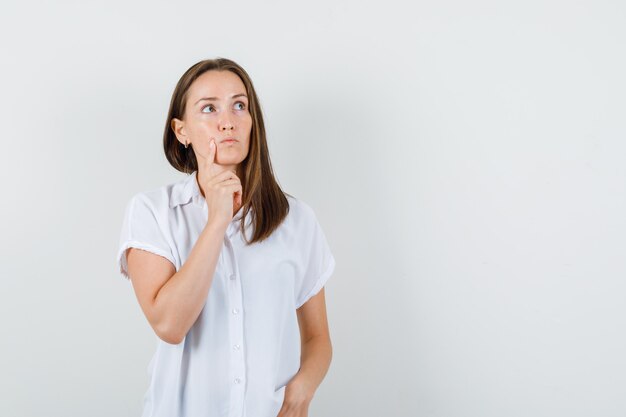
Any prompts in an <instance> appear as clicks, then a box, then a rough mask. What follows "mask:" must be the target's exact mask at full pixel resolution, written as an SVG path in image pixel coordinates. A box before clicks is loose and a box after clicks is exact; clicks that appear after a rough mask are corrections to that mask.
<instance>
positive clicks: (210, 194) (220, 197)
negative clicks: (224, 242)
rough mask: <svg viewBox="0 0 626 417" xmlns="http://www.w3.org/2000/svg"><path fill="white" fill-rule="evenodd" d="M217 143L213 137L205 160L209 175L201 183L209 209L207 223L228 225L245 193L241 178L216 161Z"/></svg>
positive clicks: (206, 170)
mask: <svg viewBox="0 0 626 417" xmlns="http://www.w3.org/2000/svg"><path fill="white" fill-rule="evenodd" d="M216 152H217V144H216V143H215V139H211V142H210V144H209V155H208V156H207V158H206V160H205V165H204V168H205V170H204V171H205V172H206V173H207V176H206V178H205V180H204V182H203V183H202V184H201V185H202V189H203V190H204V193H205V196H204V198H205V200H206V202H207V207H208V211H209V218H208V220H207V223H210V222H216V223H219V224H221V225H228V223H230V222H231V220H232V219H233V215H234V213H233V207H234V206H236V207H240V206H241V200H242V195H243V190H242V186H241V180H240V179H239V177H237V175H236V174H235V173H234V172H232V171H230V170H223V169H222V168H221V167H220V166H219V165H218V164H217V163H215V154H216Z"/></svg>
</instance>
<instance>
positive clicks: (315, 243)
mask: <svg viewBox="0 0 626 417" xmlns="http://www.w3.org/2000/svg"><path fill="white" fill-rule="evenodd" d="M305 212H306V213H307V214H308V215H307V216H306V217H307V220H306V223H307V226H306V228H305V233H304V234H305V236H303V242H304V243H303V250H304V265H305V268H304V278H303V281H302V288H301V289H300V291H299V294H298V300H297V301H296V308H300V307H301V306H302V305H303V304H304V303H306V302H307V301H308V300H309V299H310V298H311V297H313V296H314V295H316V294H317V293H318V292H319V291H320V290H321V289H322V287H323V286H324V285H325V284H326V281H328V278H330V276H331V275H332V274H333V272H334V270H335V258H334V256H333V254H332V252H331V249H330V246H329V245H328V241H327V240H326V235H325V234H324V231H323V230H322V227H321V225H320V223H319V221H318V220H317V217H316V216H315V213H314V212H313V210H312V209H311V208H310V207H308V206H305Z"/></svg>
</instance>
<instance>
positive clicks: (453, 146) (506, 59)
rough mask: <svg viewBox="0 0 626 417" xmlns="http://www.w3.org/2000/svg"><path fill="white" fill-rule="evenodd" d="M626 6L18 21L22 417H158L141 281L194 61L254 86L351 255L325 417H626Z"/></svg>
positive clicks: (340, 259)
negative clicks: (128, 272)
mask: <svg viewBox="0 0 626 417" xmlns="http://www.w3.org/2000/svg"><path fill="white" fill-rule="evenodd" d="M625 17H626V6H625V3H623V2H618V1H613V2H609V1H591V0H586V1H554V0H545V1H525V2H496V1H491V2H488V1H474V2H464V1H450V0H443V1H436V2H435V1H432V2H408V1H407V2H404V1H398V0H392V1H385V2H360V1H350V2H348V1H326V0H321V1H315V2H309V3H300V2H288V1H284V2H249V3H245V2H244V3H242V2H225V1H222V2H163V1H150V2H146V1H130V2H120V1H106V2H105V1H100V2H78V1H75V2H70V1H65V2H62V1H55V2H43V1H42V2H17V1H12V2H3V5H2V6H1V12H0V45H1V51H2V65H1V66H0V74H1V77H0V91H2V100H0V115H1V117H2V133H3V134H2V137H3V147H2V152H0V155H1V156H0V158H1V160H0V174H1V178H2V205H1V208H0V210H2V211H1V216H0V219H1V220H0V221H1V222H2V223H1V228H2V232H1V233H0V245H1V248H0V249H1V251H0V253H1V266H2V272H1V275H2V281H1V283H2V289H1V291H0V325H1V328H2V344H1V345H0V353H1V354H0V369H1V370H2V372H0V393H1V396H2V399H1V400H0V415H3V416H18V415H19V416H46V417H57V416H58V417H67V416H90V417H98V416H137V415H139V413H140V410H141V401H142V396H143V394H144V392H145V390H146V389H147V384H148V379H147V375H146V367H147V365H148V361H149V359H150V358H151V356H152V354H153V352H154V349H155V343H156V339H155V336H154V334H153V332H152V330H151V328H150V327H149V325H148V322H147V320H146V319H145V317H144V316H143V314H142V312H141V310H140V307H139V304H138V303H137V300H136V298H135V295H134V292H133V289H132V286H131V284H130V283H129V282H128V281H126V280H124V279H123V278H122V276H121V275H120V274H119V271H118V269H117V265H116V263H115V255H116V252H117V245H118V238H119V232H120V228H121V222H122V217H123V209H124V206H125V204H126V203H127V201H128V199H129V198H130V197H131V196H132V195H133V194H135V193H137V192H139V191H144V190H147V189H151V188H155V187H158V186H161V185H164V184H167V183H170V182H173V181H177V180H178V179H181V178H183V177H184V174H181V173H178V172H176V171H175V170H174V169H173V168H171V167H170V166H169V165H168V163H167V161H166V160H165V157H164V155H163V151H162V144H161V141H162V134H163V128H164V126H165V123H166V121H165V116H166V112H167V109H168V105H169V100H170V96H171V93H172V91H173V89H174V86H175V84H176V82H177V80H178V78H179V77H180V76H181V75H182V74H183V72H184V71H185V70H186V69H187V68H188V67H189V66H191V65H192V64H194V63H196V62H197V61H199V60H202V59H206V58H215V57H218V56H222V57H227V58H231V59H233V60H235V61H236V62H238V63H239V64H241V65H242V66H243V67H244V68H245V69H246V70H247V71H248V73H249V74H250V75H251V77H252V79H253V82H254V84H255V87H256V89H257V92H258V94H259V96H260V100H261V105H262V108H263V111H264V115H265V121H266V127H267V133H268V140H269V146H270V152H271V157H272V162H273V165H274V168H275V172H276V175H277V177H278V180H279V182H280V184H281V185H282V186H283V188H284V189H285V191H287V192H289V193H291V194H294V195H295V196H297V197H299V198H301V199H303V200H304V201H306V202H307V203H308V204H310V205H311V206H312V207H313V208H314V210H315V211H316V214H317V216H318V218H319V220H320V223H321V224H322V226H323V229H324V231H325V233H326V235H327V237H328V240H329V243H330V245H331V247H332V249H333V253H334V255H335V258H336V260H337V267H336V270H335V273H334V275H333V276H332V277H331V278H330V280H329V282H328V285H327V286H326V293H327V294H326V298H327V305H328V315H329V321H330V330H331V336H332V341H333V348H334V353H333V361H332V364H331V367H330V370H329V372H328V374H327V376H326V379H325V380H324V381H323V382H322V385H321V386H320V387H319V389H318V391H317V394H316V396H315V398H314V399H313V402H312V404H311V408H310V413H309V415H310V416H311V417H323V416H324V417H331V416H360V417H380V416H420V417H421V416H424V417H426V416H429V417H435V416H437V417H502V416H507V417H514V416H528V417H542V416H546V417H547V416H550V417H555V416H563V417H577V416H581V417H582V416H616V417H617V416H623V415H625V414H626V396H624V392H625V390H626V359H625V355H624V352H625V349H626V336H625V335H624V328H625V326H626V305H625V303H624V299H625V292H626V280H625V279H624V278H625V273H626V261H625V251H626V237H625V236H626V221H625V216H624V213H626V196H625V193H624V191H625V185H626V164H625V163H624V157H625V155H626V142H625V140H624V139H625V133H626V126H625V124H624V115H625V110H626V101H625V99H624V97H626V88H625V87H626V83H625V81H624V80H625V78H624V74H625V73H626V59H625V54H624V45H625V44H626V25H624V21H625Z"/></svg>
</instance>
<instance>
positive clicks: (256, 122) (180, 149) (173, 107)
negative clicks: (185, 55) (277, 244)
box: [163, 58, 291, 244]
mask: <svg viewBox="0 0 626 417" xmlns="http://www.w3.org/2000/svg"><path fill="white" fill-rule="evenodd" d="M211 70H217V71H230V72H232V73H234V74H236V75H237V76H239V78H240V79H241V81H242V82H243V84H244V85H245V87H246V93H247V95H248V100H249V107H248V108H249V111H250V115H251V116H252V130H251V132H250V149H249V151H248V155H247V156H246V159H244V160H243V161H242V162H241V165H240V170H239V171H240V172H241V173H242V176H241V177H240V180H241V185H242V188H243V196H242V204H243V206H242V210H244V211H243V217H242V219H241V224H240V228H241V230H242V232H243V230H244V226H245V219H246V216H248V213H249V212H250V210H251V209H252V219H251V220H252V224H253V225H254V234H253V236H252V239H251V240H250V241H248V240H247V238H246V236H245V233H244V234H243V235H244V239H245V240H246V242H247V243H248V244H252V243H255V242H260V241H262V240H264V239H265V238H267V237H269V236H270V235H271V234H272V232H273V231H274V230H275V229H276V228H277V227H278V226H279V225H280V223H281V222H282V221H283V219H284V218H285V217H286V216H287V213H288V212H289V202H288V201H287V197H286V196H285V195H289V196H291V195H290V194H288V193H285V192H284V191H283V190H282V189H281V188H280V186H279V185H278V182H277V181H276V179H275V177H274V173H273V170H272V164H271V162H270V156H269V150H268V147H267V140H266V137H265V125H264V124H263V114H262V112H261V105H260V103H259V99H258V97H257V95H256V91H255V90H254V86H253V85H252V80H251V79H250V76H249V75H248V73H247V72H246V71H245V70H244V69H243V68H242V67H241V66H239V65H238V64H237V63H235V62H234V61H231V60H230V59H226V58H216V59H207V60H203V61H200V62H198V63H196V64H194V65H192V66H191V67H190V68H189V69H188V70H187V71H186V72H185V73H184V74H183V75H182V77H181V78H180V80H178V83H177V84H176V88H174V92H173V93H172V99H171V101H170V108H169V111H168V114H167V120H166V123H165V131H164V133H163V149H164V151H165V157H166V158H167V160H168V162H169V163H170V165H172V166H173V167H174V168H175V169H176V170H178V171H180V172H185V173H187V174H191V173H193V171H196V170H197V169H198V161H197V159H196V154H195V153H194V150H193V148H192V147H191V146H189V147H188V148H185V146H184V145H183V144H182V143H180V142H179V141H178V139H176V135H175V133H174V130H173V129H172V126H171V121H172V119H173V118H177V119H180V120H183V116H184V114H185V108H186V104H187V92H188V90H189V87H190V86H191V84H192V83H193V82H194V81H195V80H196V78H198V77H199V76H200V75H202V74H203V73H205V72H207V71H211Z"/></svg>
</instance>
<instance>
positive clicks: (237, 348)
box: [233, 345, 241, 350]
mask: <svg viewBox="0 0 626 417" xmlns="http://www.w3.org/2000/svg"><path fill="white" fill-rule="evenodd" d="M233 347H234V348H235V350H239V348H240V347H241V346H239V345H235V346H233Z"/></svg>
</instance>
